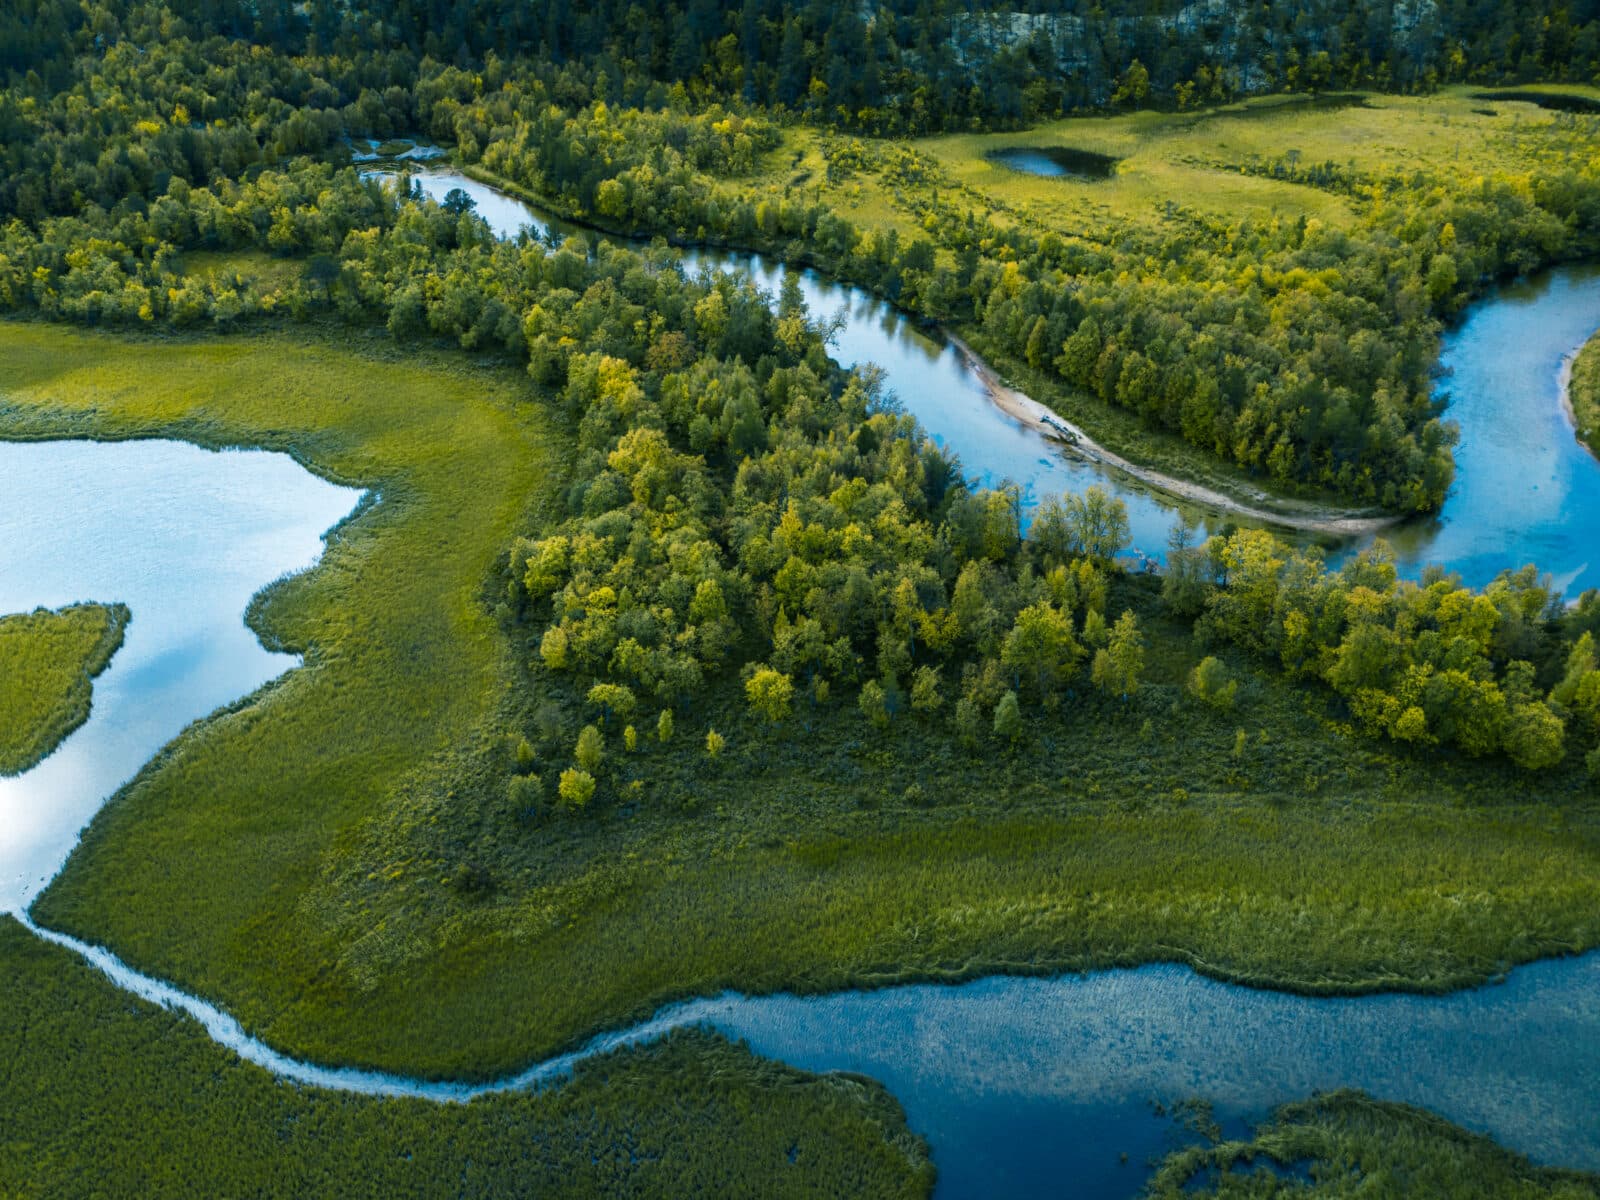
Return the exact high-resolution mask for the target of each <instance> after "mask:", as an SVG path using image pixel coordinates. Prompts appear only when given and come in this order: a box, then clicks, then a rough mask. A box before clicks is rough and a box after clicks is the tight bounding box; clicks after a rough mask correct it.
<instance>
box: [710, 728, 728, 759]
mask: <svg viewBox="0 0 1600 1200" xmlns="http://www.w3.org/2000/svg"><path fill="white" fill-rule="evenodd" d="M727 747H728V739H727V738H725V737H723V736H722V735H721V734H720V733H718V732H717V731H716V730H715V729H708V730H706V754H707V755H708V756H710V757H711V758H717V757H718V756H720V755H721V754H722V752H723V751H724V750H725V749H727Z"/></svg>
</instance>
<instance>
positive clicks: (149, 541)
mask: <svg viewBox="0 0 1600 1200" xmlns="http://www.w3.org/2000/svg"><path fill="white" fill-rule="evenodd" d="M358 497H359V493H357V492H355V491H353V490H351V489H349V488H341V487H334V486H333V485H332V484H329V483H325V482H323V481H322V480H320V479H317V478H316V477H315V476H313V475H311V474H310V473H308V472H307V471H306V470H305V469H304V468H303V467H301V466H299V464H297V463H296V462H295V461H294V460H293V459H291V458H289V457H288V456H287V455H284V454H268V453H263V452H260V451H225V452H222V453H216V452H213V451H210V450H202V449H200V448H199V447H198V446H191V445H187V444H185V443H182V442H168V441H141V442H123V443H99V442H82V441H62V442H20V443H19V442H0V614H4V613H14V612H25V611H29V610H31V609H34V608H38V607H40V606H43V607H46V608H59V607H61V606H63V605H66V604H71V603H74V602H75V601H80V600H98V601H103V602H108V603H109V602H112V601H120V602H121V603H123V604H126V605H127V606H128V608H129V610H130V611H131V613H132V620H131V622H130V623H129V625H128V631H127V637H126V639H125V640H124V642H123V645H122V649H121V650H119V651H118V652H117V654H116V657H115V658H113V659H112V660H111V665H110V667H109V668H107V670H106V671H105V673H104V674H102V675H101V676H100V677H99V678H98V679H96V680H95V683H94V693H93V708H92V710H91V712H90V717H89V720H88V722H87V723H85V724H84V725H83V726H82V727H81V728H79V729H78V730H77V731H76V732H74V733H73V734H72V735H71V736H70V737H69V738H68V739H67V740H66V741H65V742H64V743H63V744H62V745H61V747H60V748H59V749H58V750H57V751H56V752H55V753H54V754H52V755H51V756H50V757H49V758H47V759H45V761H44V762H42V763H40V764H39V765H38V766H37V767H35V768H34V769H33V770H31V771H29V772H27V773H26V774H24V775H20V776H17V777H15V778H11V779H0V912H20V911H22V910H23V909H24V908H25V907H26V906H27V905H28V904H29V903H30V902H31V901H32V899H33V897H34V896H35V895H36V894H37V893H38V892H39V891H40V890H41V889H42V888H43V887H44V885H45V883H47V882H48V881H49V880H50V879H51V878H53V877H54V876H55V874H56V872H57V871H59V870H60V869H61V866H62V864H63V863H65V862H66V859H67V855H68V854H70V853H71V852H72V848H73V847H74V846H75V845H76V844H77V840H78V832H79V830H80V829H82V827H83V826H84V825H85V824H87V823H88V821H89V819H90V818H91V817H92V816H94V814H95V812H96V811H98V810H99V808H100V806H101V804H103V803H104V802H105V800H106V798H107V797H108V796H110V795H111V794H112V792H114V791H115V790H116V789H117V788H118V787H119V786H121V785H122V784H123V783H124V782H126V781H127V780H128V779H129V778H131V777H132V776H133V775H134V773H135V772H137V771H138V769H139V768H140V767H141V766H142V765H143V764H144V763H146V762H147V761H149V759H150V758H151V757H153V756H154V755H155V753H156V751H158V750H160V749H161V747H162V746H163V745H165V744H166V743H167V742H168V741H170V740H171V739H172V738H174V737H176V736H177V735H178V734H179V733H181V732H182V731H183V728H184V726H186V725H188V724H189V722H191V721H194V720H196V719H198V718H200V717H203V716H205V715H206V714H207V713H210V712H211V711H213V710H214V709H216V708H218V707H220V706H222V705H225V704H228V703H231V702H232V701H234V700H236V699H238V698H239V697H240V696H244V695H248V694H249V693H250V692H252V691H254V690H255V689H256V688H258V687H260V686H261V685H262V684H264V683H266V682H267V681H268V680H271V679H273V678H274V677H276V676H278V675H281V674H282V673H283V672H284V671H286V670H288V669H289V668H290V667H292V666H295V665H296V664H297V663H298V662H299V661H300V660H299V659H298V658H297V657H295V656H294V655H289V654H274V653H271V652H269V651H268V650H266V649H265V648H264V647H263V646H262V645H261V643H260V642H259V641H258V640H257V639H256V636H255V634H253V633H251V632H250V630H249V629H247V628H246V627H245V624H244V612H245V608H246V606H247V605H248V604H249V602H250V598H251V597H252V596H253V595H254V594H255V593H256V592H257V591H259V590H260V589H261V588H262V587H264V586H266V585H267V584H269V583H271V582H272V581H273V580H274V579H276V578H277V577H278V576H280V575H283V574H286V573H288V572H291V571H299V570H304V569H305V568H307V567H310V566H311V565H312V564H314V563H315V562H316V560H317V558H318V556H319V555H320V554H321V553H322V546H323V543H322V538H321V535H322V534H323V532H324V531H325V530H327V529H328V528H329V527H330V526H332V525H334V524H335V523H336V522H338V521H339V520H340V519H341V518H342V517H344V516H345V514H346V513H348V512H349V511H350V510H351V508H352V507H354V505H355V503H356V500H357V499H358Z"/></svg>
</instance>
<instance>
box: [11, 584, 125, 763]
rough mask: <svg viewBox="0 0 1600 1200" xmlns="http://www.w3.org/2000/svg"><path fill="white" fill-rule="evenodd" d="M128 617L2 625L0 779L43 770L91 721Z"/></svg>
mask: <svg viewBox="0 0 1600 1200" xmlns="http://www.w3.org/2000/svg"><path fill="white" fill-rule="evenodd" d="M128 616H129V613H128V609H127V607H126V606H124V605H121V604H74V605H71V606H70V607H67V608H63V609H59V610H57V611H55V612H52V611H50V610H49V609H44V608H41V609H38V610H36V611H34V612H31V613H17V614H15V615H12V616H9V617H0V776H6V775H20V774H22V772H24V771H27V770H29V769H31V768H32V767H34V766H37V765H38V764H39V763H40V762H41V761H42V760H43V759H44V758H45V757H46V756H47V755H48V754H49V753H50V752H51V751H53V750H54V749H55V748H56V747H57V746H59V745H60V744H61V743H62V742H63V741H64V740H65V739H66V737H67V735H68V734H70V733H71V732H72V731H73V730H75V729H77V728H78V726H80V725H82V724H83V723H84V722H85V721H87V720H88V719H89V697H90V693H91V691H92V689H93V686H94V684H93V681H94V678H95V676H97V675H99V674H100V672H102V671H104V670H105V669H106V667H107V666H108V665H110V663H111V658H112V656H113V655H114V654H116V652H117V651H118V650H119V649H120V648H121V647H122V636H123V632H124V631H125V630H126V629H127V625H128Z"/></svg>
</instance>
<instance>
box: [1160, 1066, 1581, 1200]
mask: <svg viewBox="0 0 1600 1200" xmlns="http://www.w3.org/2000/svg"><path fill="white" fill-rule="evenodd" d="M1145 1196H1146V1197H1147V1198H1148V1200H1178V1197H1186V1196H1200V1197H1215V1198H1216V1200H1224V1198H1229V1200H1233V1198H1239V1200H1242V1198H1244V1197H1255V1198H1260V1200H1266V1198H1268V1197H1280V1196H1281V1197H1290V1196H1293V1197H1303V1198H1304V1200H1346V1198H1349V1200H1355V1198H1356V1197H1360V1198H1362V1200H1391V1198H1392V1200H1400V1198H1401V1197H1409V1196H1449V1197H1452V1200H1592V1198H1593V1197H1595V1196H1600V1176H1596V1175H1593V1174H1588V1173H1582V1172H1578V1171H1563V1170H1559V1169H1554V1168H1550V1167H1540V1166H1536V1165H1535V1164H1533V1163H1531V1162H1529V1161H1528V1160H1527V1159H1526V1158H1524V1157H1523V1156H1522V1155H1520V1154H1515V1153H1512V1152H1511V1151H1508V1150H1506V1149H1505V1148H1503V1147H1501V1146H1498V1145H1496V1144H1495V1143H1494V1142H1493V1141H1492V1140H1490V1139H1489V1138H1486V1137H1483V1136H1481V1135H1479V1134H1473V1133H1469V1132H1467V1131H1466V1130H1464V1129H1460V1128H1458V1127H1457V1126H1454V1125H1452V1124H1450V1122H1448V1121H1445V1120H1442V1119H1441V1118H1439V1117H1437V1116H1434V1115H1433V1114H1431V1113H1427V1112H1423V1111H1421V1110H1420V1109H1416V1108H1412V1107H1410V1106H1408V1105H1404V1104H1388V1103H1384V1102H1382V1101H1379V1100H1375V1099H1373V1098H1371V1097H1369V1096H1365V1095H1362V1094H1361V1093H1359V1092H1330V1093H1328V1094H1326V1095H1320V1096H1317V1097H1314V1098H1313V1099H1311V1100H1305V1101H1299V1102H1296V1103H1292V1104H1285V1105H1284V1106H1282V1107H1281V1108H1279V1109H1278V1110H1277V1111H1276V1112H1275V1113H1274V1114H1273V1116H1272V1119H1271V1120H1270V1121H1267V1122H1265V1123H1263V1124H1262V1125H1261V1126H1260V1127H1259V1128H1257V1129H1256V1130H1255V1131H1254V1136H1253V1137H1252V1138H1251V1139H1250V1140H1248V1141H1220V1142H1218V1143H1216V1144H1214V1145H1208V1146H1200V1147H1195V1148H1192V1149H1188V1150H1182V1151H1178V1152H1177V1153H1174V1154H1173V1155H1171V1156H1170V1157H1169V1158H1168V1159H1166V1161H1164V1162H1163V1163H1161V1164H1160V1166H1159V1167H1158V1168H1157V1170H1156V1174H1155V1176H1154V1178H1153V1179H1152V1180H1151V1181H1150V1183H1149V1185H1148V1187H1147V1189H1146V1191H1145Z"/></svg>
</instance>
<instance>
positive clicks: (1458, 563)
mask: <svg viewBox="0 0 1600 1200" xmlns="http://www.w3.org/2000/svg"><path fill="white" fill-rule="evenodd" d="M414 178H415V179H416V183H417V186H418V187H420V188H421V189H422V191H423V192H424V193H426V194H427V195H429V196H431V197H433V198H434V199H436V200H442V199H443V198H444V197H445V196H446V195H447V194H448V193H449V192H450V191H451V190H452V189H454V188H460V189H461V190H462V191H464V192H466V193H467V195H469V196H470V197H472V200H473V202H474V204H475V206H476V209H477V212H478V214H479V215H480V216H482V217H483V218H484V219H485V220H486V221H488V222H489V224H490V226H491V227H492V228H493V229H494V230H495V232H496V233H498V234H499V235H500V236H502V237H511V236H515V235H516V234H517V233H518V232H519V231H521V230H522V229H530V230H532V231H533V232H534V233H535V234H537V235H538V236H541V237H545V238H548V237H550V236H551V235H552V233H554V234H555V235H557V236H560V235H563V234H569V233H578V234H581V235H582V236H584V237H587V238H590V239H594V238H596V237H600V236H603V235H599V234H596V233H594V232H593V231H592V230H582V229H579V228H578V227H576V226H573V225H571V224H569V223H566V222H562V221H559V220H556V219H554V218H552V217H550V216H549V215H547V214H545V213H542V212H540V211H539V210H537V209H535V208H532V207H530V206H528V205H526V204H524V203H522V202H521V201H520V200H518V199H516V198H515V197H512V196H508V195H506V194H505V193H504V192H501V191H499V190H497V189H495V188H492V187H490V186H488V185H487V184H484V183H480V182H478V181H477V180H475V179H472V178H470V177H468V176H466V175H462V174H460V173H459V172H456V171H453V170H450V169H448V168H442V167H441V168H430V169H428V170H425V171H423V172H421V173H419V174H417V175H416V176H415V177H414ZM612 240H620V239H612ZM684 257H685V260H686V262H687V264H688V266H689V267H690V269H691V270H693V269H696V268H698V267H701V266H704V267H709V268H711V269H713V270H742V271H747V272H748V273H749V274H750V275H751V276H752V277H753V278H754V279H755V280H756V281H757V282H758V283H759V284H760V285H761V286H762V287H764V288H766V289H767V290H769V291H771V292H772V293H773V294H776V293H777V291H778V289H779V288H780V287H781V286H782V283H783V280H784V276H785V274H786V272H787V271H788V270H789V268H786V267H785V266H784V265H783V264H782V263H779V262H775V261H773V260H770V259H766V258H763V257H761V256H759V255H752V254H734V253H725V252H715V253H713V252H704V251H702V252H694V253H689V254H686V255H685V256H684ZM801 287H802V290H803V291H804V293H805V298H806V303H807V305H808V306H809V308H810V310H811V312H812V314H813V315H815V316H828V315H832V314H834V313H842V314H843V315H844V316H845V317H846V321H845V324H844V326H843V328H842V329H841V331H840V333H839V336H838V339H837V341H836V343H835V346H834V356H835V357H836V358H837V359H838V360H839V361H840V362H843V363H846V364H852V365H853V364H857V363H869V362H870V363H876V364H878V365H879V366H880V367H882V368H883V369H884V372H885V374H886V378H887V384H888V387H889V389H890V390H891V391H892V392H893V393H894V395H895V396H896V397H897V398H898V400H899V401H900V403H901V404H902V405H904V407H905V409H906V411H908V412H910V413H911V414H912V415H914V416H915V417H916V418H917V419H918V420H919V421H920V422H921V423H922V425H923V427H924V428H925V429H927V430H928V432H929V434H930V435H931V436H932V437H933V438H934V440H935V441H937V442H939V443H940V444H941V445H944V446H948V447H950V448H952V449H954V450H955V451H956V452H957V453H958V454H959V455H960V458H961V462H962V465H963V466H964V467H965V468H966V471H967V473H968V474H969V475H974V476H976V477H977V478H978V480H979V481H980V482H982V483H984V484H994V483H998V482H1000V481H1001V480H1004V479H1009V480H1012V481H1013V482H1016V483H1018V484H1020V485H1021V486H1022V487H1023V490H1024V500H1025V502H1026V503H1029V504H1032V503H1034V502H1036V501H1037V500H1038V499H1040V498H1041V497H1043V496H1046V495H1050V494H1059V493H1062V492H1069V491H1082V490H1083V489H1085V488H1087V487H1088V486H1090V485H1091V484H1095V483H1098V484H1100V485H1101V486H1103V487H1106V488H1107V489H1109V490H1111V491H1113V492H1114V493H1116V494H1117V495H1118V496H1120V497H1121V498H1122V500H1123V502H1124V503H1125V504H1126V505H1127V507H1128V518H1129V524H1130V527H1131V531H1132V535H1133V546H1134V548H1135V549H1136V550H1137V551H1139V552H1140V553H1141V554H1143V555H1144V556H1146V557H1147V558H1150V559H1155V560H1159V559H1160V557H1161V554H1162V552H1163V550H1164V549H1165V546H1166V541H1167V534H1168V531H1169V530H1171V528H1172V525H1173V522H1174V521H1175V520H1176V519H1177V518H1178V516H1179V515H1180V513H1187V514H1188V515H1190V516H1192V517H1195V518H1197V519H1198V520H1199V521H1200V523H1201V525H1202V527H1203V528H1205V529H1207V530H1208V531H1212V532H1215V531H1217V530H1220V529H1222V528H1223V527H1224V526H1225V525H1227V524H1229V523H1232V524H1250V523H1251V522H1250V521H1249V520H1247V519H1244V518H1239V517H1227V516H1224V515H1221V514H1218V513H1217V512H1215V511H1214V510H1207V509H1205V508H1203V507H1197V506H1195V505H1193V504H1189V503H1181V502H1180V501H1178V500H1177V499H1176V498H1174V497H1173V496H1171V495H1169V494H1167V493H1165V492H1161V491H1158V490H1155V489H1153V488H1150V487H1148V486H1146V485H1144V484H1143V483H1141V482H1139V481H1137V480H1134V479H1132V478H1130V477H1129V476H1127V475H1126V474H1124V473H1122V472H1120V471H1117V470H1116V469H1114V468H1111V467H1106V466H1102V465H1100V464H1098V463H1092V462H1088V461H1086V460H1084V459H1083V458H1080V457H1077V456H1075V455H1073V454H1072V453H1071V452H1070V451H1068V450H1066V449H1065V448H1064V447H1062V446H1061V445H1060V444H1059V443H1058V442H1055V441H1053V440H1051V439H1049V438H1047V437H1045V436H1044V435H1043V434H1041V433H1040V432H1039V431H1038V430H1036V429H1035V428H1033V427H1032V426H1030V425H1027V424H1024V423H1023V422H1021V421H1019V420H1017V419H1016V418H1014V417H1012V416H1010V415H1008V414H1007V413H1006V412H1004V411H1003V410H1001V409H1000V408H999V407H997V406H996V405H995V404H994V403H993V401H992V400H991V398H990V392H989V388H988V386H987V385H986V384H985V382H984V380H983V378H982V377H981V375H980V374H979V372H978V371H977V369H975V368H974V366H973V364H972V363H970V362H969V361H968V360H967V359H966V358H965V357H964V356H963V355H962V354H960V353H959V351H958V350H957V349H956V347H955V346H953V345H951V344H949V343H947V342H945V341H943V340H942V339H939V338H937V337H936V336H934V335H930V333H929V332H928V331H926V330H925V329H923V328H922V327H921V326H920V325H918V324H917V323H916V322H914V321H912V320H911V319H909V318H907V317H906V316H905V315H904V314H903V313H901V312H899V311H898V310H896V309H895V308H894V307H893V306H891V305H889V304H886V303H884V302H883V301H881V300H879V299H877V298H876V297H874V296H872V295H871V294H869V293H867V292H865V291H862V290H861V289H860V288H854V287H848V286H845V285H843V284H839V283H836V282H833V281H831V280H827V279H824V278H823V277H821V276H819V275H818V274H817V273H816V272H814V271H805V272H802V274H801ZM1597 329H1600V267H1566V268H1562V269H1559V270H1556V271H1550V272H1547V273H1545V274H1543V275H1541V276H1539V277H1538V278H1537V279H1535V280H1532V281H1526V282H1520V283H1516V284H1513V285H1510V286H1508V287H1505V288H1502V289H1501V290H1499V291H1498V292H1496V294H1495V297H1494V299H1493V300H1492V301H1489V302H1486V303H1483V304H1480V305H1478V306H1476V307H1475V308H1474V309H1472V310H1471V312H1470V313H1469V314H1468V315H1467V317H1466V319H1465V320H1464V321H1463V322H1461V323H1460V324H1459V325H1458V326H1456V327H1455V328H1454V329H1452V330H1451V331H1450V332H1449V333H1448V334H1447V335H1446V336H1445V339H1444V345H1443V347H1442V353H1441V356H1440V364H1439V365H1440V373H1441V379H1440V387H1441V388H1443V389H1444V390H1445V391H1447V392H1448V393H1449V394H1450V397H1451V402H1450V408H1449V411H1448V414H1447V415H1448V416H1450V417H1451V418H1452V419H1454V420H1455V421H1457V422H1458V423H1459V424H1460V426H1461V431H1462V432H1461V442H1460V445H1459V446H1458V447H1457V448H1456V464H1457V469H1456V482H1455V486H1454V488H1453V489H1452V490H1451V493H1450V496H1449V497H1448V499H1447V500H1446V502H1445V505H1444V508H1443V510H1442V511H1441V512H1440V513H1439V514H1438V516H1437V517H1433V518H1427V519H1423V520H1415V521H1410V522H1407V523H1405V524H1402V525H1399V526H1396V527H1394V528H1391V529H1389V530H1387V531H1385V533H1384V535H1383V536H1384V537H1385V538H1387V539H1388V541H1389V542H1390V543H1391V545H1392V546H1393V547H1394V550H1395V555H1396V559H1397V562H1398V564H1399V566H1400V568H1401V570H1402V571H1404V572H1405V573H1406V574H1408V575H1411V576H1413V577H1415V576H1417V575H1419V574H1421V572H1422V569H1423V568H1424V567H1425V566H1427V565H1429V564H1430V563H1441V564H1443V565H1445V566H1447V567H1448V568H1449V569H1451V570H1453V571H1457V572H1459V573H1460V574H1461V577H1462V579H1463V581H1464V582H1466V583H1467V584H1469V585H1471V586H1474V587H1480V586H1482V585H1483V584H1486V583H1488V582H1489V581H1490V580H1492V579H1493V578H1494V577H1495V576H1496V575H1498V574H1499V573H1500V572H1501V571H1502V570H1505V569H1506V568H1513V569H1514V568H1517V567H1521V566H1523V565H1524V564H1526V563H1530V562H1531V563H1536V564H1537V565H1538V566H1539V568H1540V569H1541V570H1542V571H1546V572H1548V573H1549V574H1550V575H1551V577H1552V578H1553V579H1554V581H1555V583H1556V584H1557V586H1558V587H1560V588H1561V589H1563V590H1565V591H1566V592H1567V593H1568V595H1576V594H1577V593H1578V592H1580V591H1582V590H1583V589H1584V588H1589V587H1600V461H1597V460H1596V459H1595V458H1594V457H1593V456H1592V455H1590V454H1588V453H1586V452H1585V451H1584V449H1583V447H1582V446H1580V445H1579V444H1578V442H1577V439H1576V438H1575V437H1574V435H1573V429H1572V424H1571V422H1570V421H1569V420H1568V419H1567V417H1566V415H1565V413H1564V412H1563V411H1562V409H1561V404H1560V391H1559V387H1560V385H1559V380H1560V376H1561V367H1562V363H1563V361H1564V359H1565V358H1566V357H1567V356H1568V355H1570V354H1571V353H1572V352H1573V351H1574V350H1575V349H1576V348H1577V347H1579V346H1581V345H1582V344H1583V343H1584V341H1585V340H1587V338H1588V337H1589V335H1590V334H1592V333H1593V332H1594V331H1595V330H1597ZM1067 415H1069V416H1070V414H1067ZM1278 532H1279V533H1280V536H1291V535H1288V534H1285V533H1284V532H1283V531H1282V530H1279V531H1278ZM1295 540H1299V541H1301V542H1305V541H1309V540H1312V539H1311V538H1310V537H1309V536H1306V535H1301V536H1299V537H1298V538H1297V539H1295ZM1316 540H1319V541H1322V542H1324V543H1325V544H1327V545H1329V546H1330V548H1331V549H1332V551H1333V557H1337V556H1339V555H1340V554H1344V553H1349V552H1351V551H1352V550H1355V549H1358V548H1359V547H1360V546H1362V545H1365V544H1367V543H1368V542H1370V540H1371V538H1370V537H1367V538H1362V539H1346V540H1344V541H1331V540H1330V539H1327V538H1324V537H1318V538H1317V539H1316Z"/></svg>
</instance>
